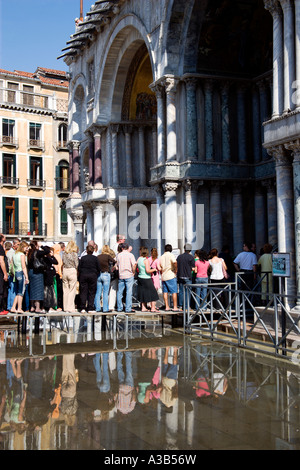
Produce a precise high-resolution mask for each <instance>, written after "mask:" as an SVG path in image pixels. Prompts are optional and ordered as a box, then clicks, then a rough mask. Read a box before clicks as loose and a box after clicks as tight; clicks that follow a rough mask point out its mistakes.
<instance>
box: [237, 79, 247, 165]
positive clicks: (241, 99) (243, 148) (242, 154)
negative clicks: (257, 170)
mask: <svg viewBox="0 0 300 470" xmlns="http://www.w3.org/2000/svg"><path fill="white" fill-rule="evenodd" d="M245 94H246V86H245V85H244V84H240V85H238V88H237V132H238V135H237V137H238V157H239V162H243V163H245V162H247V132H246V100H245Z"/></svg>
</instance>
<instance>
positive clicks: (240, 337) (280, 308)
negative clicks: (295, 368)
mask: <svg viewBox="0 0 300 470" xmlns="http://www.w3.org/2000/svg"><path fill="white" fill-rule="evenodd" d="M205 287H206V294H205V296H204V297H203V298H200V297H199V295H197V293H196V289H197V288H199V284H187V285H185V286H184V330H185V332H186V333H189V334H191V333H199V334H201V335H204V336H206V337H207V336H208V337H209V338H210V339H211V340H216V339H217V340H221V341H222V340H224V339H225V338H226V341H229V342H232V343H234V344H236V345H238V346H242V347H247V348H252V347H253V345H256V346H257V345H261V344H262V343H263V345H264V349H265V350H266V351H268V352H270V351H271V352H272V353H273V354H275V355H284V356H287V355H291V354H293V353H294V352H295V348H294V346H293V344H294V342H295V341H298V340H300V326H299V324H298V321H299V316H298V314H293V312H292V311H291V310H290V308H289V307H288V300H289V299H288V297H287V296H285V295H282V294H275V293H272V292H268V293H267V294H266V297H267V301H266V305H264V304H263V303H262V302H261V298H262V295H263V294H262V292H255V291H253V290H252V291H248V290H238V289H236V288H235V284H234V283H232V284H230V283H228V284H224V283H223V284H222V283H220V284H206V285H205ZM188 299H190V300H189V301H188ZM193 302H194V303H193ZM191 305H193V306H194V307H195V308H193V309H192V308H191Z"/></svg>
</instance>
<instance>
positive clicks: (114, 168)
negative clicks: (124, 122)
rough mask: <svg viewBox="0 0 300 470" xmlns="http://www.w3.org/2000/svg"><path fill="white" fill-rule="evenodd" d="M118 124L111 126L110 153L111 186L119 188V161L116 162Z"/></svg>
mask: <svg viewBox="0 0 300 470" xmlns="http://www.w3.org/2000/svg"><path fill="white" fill-rule="evenodd" d="M119 127H120V126H119V124H112V125H111V147H112V148H111V153H112V174H113V177H112V184H113V186H114V187H118V186H119V161H118V132H119Z"/></svg>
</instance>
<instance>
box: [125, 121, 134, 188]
mask: <svg viewBox="0 0 300 470" xmlns="http://www.w3.org/2000/svg"><path fill="white" fill-rule="evenodd" d="M123 129H124V133H125V162H126V185H127V186H128V187H131V186H132V184H133V183H132V144H131V135H132V131H133V126H132V125H130V124H125V125H124V127H123Z"/></svg>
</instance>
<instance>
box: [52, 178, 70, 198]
mask: <svg viewBox="0 0 300 470" xmlns="http://www.w3.org/2000/svg"><path fill="white" fill-rule="evenodd" d="M55 191H56V192H57V193H60V194H69V192H70V180H69V178H55Z"/></svg>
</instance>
